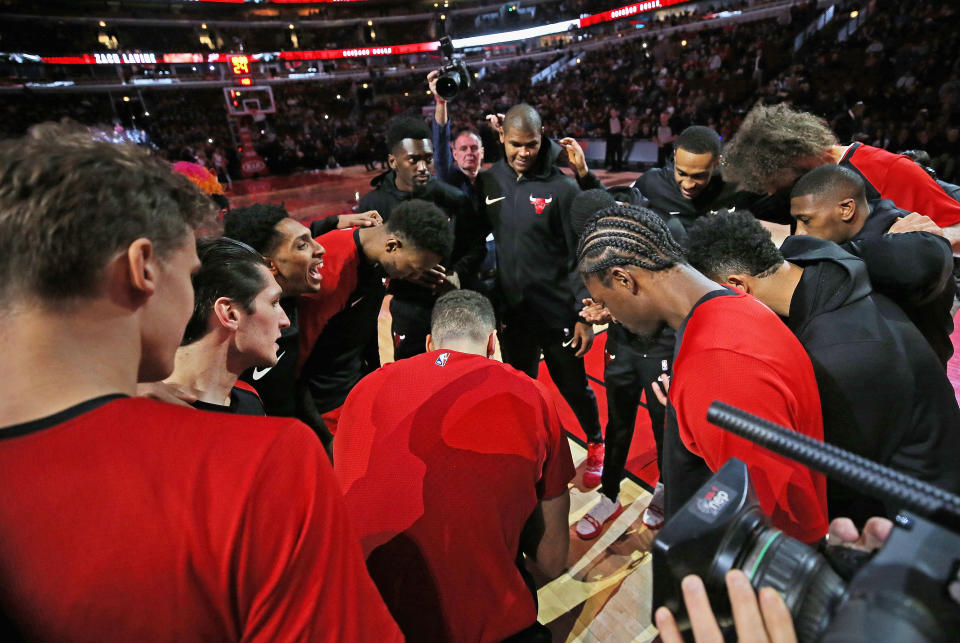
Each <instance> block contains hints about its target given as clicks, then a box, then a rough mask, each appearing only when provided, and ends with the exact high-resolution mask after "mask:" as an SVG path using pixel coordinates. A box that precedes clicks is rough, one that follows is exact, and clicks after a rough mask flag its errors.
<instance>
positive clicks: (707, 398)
mask: <svg viewBox="0 0 960 643" xmlns="http://www.w3.org/2000/svg"><path fill="white" fill-rule="evenodd" d="M577 254H578V263H579V270H580V274H581V275H582V276H583V279H584V282H585V283H586V286H587V289H588V290H589V291H590V296H591V297H592V298H593V300H594V301H595V302H598V303H601V304H603V305H604V306H605V307H606V308H607V309H609V311H610V312H611V313H612V314H613V316H614V317H615V318H616V319H617V321H618V322H620V323H621V324H623V325H624V326H625V327H626V328H627V329H628V330H630V331H631V332H632V333H635V334H637V335H649V334H653V333H656V332H657V331H659V330H660V329H661V328H662V327H663V326H664V325H668V326H670V327H671V328H673V329H675V330H676V331H677V343H676V352H675V354H674V362H673V373H674V376H673V377H674V380H675V381H674V383H673V386H672V387H671V389H670V392H669V396H670V405H669V407H668V420H667V426H666V430H665V432H664V433H665V434H664V455H663V468H664V471H663V473H662V475H663V480H664V486H665V493H666V497H665V509H666V517H667V519H668V520H669V518H670V516H671V515H673V514H674V513H676V511H677V510H679V508H680V507H682V506H683V503H685V502H686V501H687V500H688V499H690V497H691V496H692V495H693V494H694V492H695V491H696V490H697V489H698V488H699V487H700V486H701V485H702V484H703V483H704V482H706V481H707V479H708V478H709V477H710V475H711V472H713V471H717V470H718V469H719V468H720V467H721V466H723V464H724V463H725V462H726V461H727V460H728V459H730V458H731V457H737V458H739V459H740V460H742V461H744V462H745V463H746V464H747V467H748V469H749V471H750V477H751V479H752V481H753V484H754V486H755V488H756V491H757V497H758V498H759V500H760V504H761V506H762V507H763V510H764V512H766V513H767V514H768V515H770V516H771V517H772V519H773V522H774V524H775V525H776V526H777V528H779V529H781V530H783V531H784V532H786V533H787V534H789V535H791V536H793V537H794V538H797V539H799V540H802V541H804V542H808V543H810V542H814V541H816V540H818V539H820V538H821V537H823V535H824V534H825V533H826V532H827V507H826V483H825V480H824V478H823V476H821V475H820V474H817V473H814V472H812V471H810V470H809V469H808V468H807V467H805V466H803V465H801V464H799V463H797V462H793V461H792V460H789V459H787V458H784V457H782V456H779V455H776V454H774V453H771V452H770V451H767V450H766V449H763V448H761V447H759V446H757V445H755V444H752V443H750V442H748V441H747V440H744V439H743V438H739V437H737V436H735V435H733V434H732V433H728V432H726V431H723V430H721V429H720V428H718V427H716V426H713V425H712V424H710V423H709V422H707V408H708V407H709V406H710V404H711V403H712V402H713V401H715V400H720V401H722V402H725V403H727V404H730V405H732V406H735V407H737V408H740V409H743V410H745V411H747V412H749V413H753V414H754V415H758V416H760V417H762V418H764V419H766V420H769V421H771V422H775V423H777V424H780V425H782V426H786V427H789V428H791V429H793V430H795V431H797V432H798V433H802V434H804V435H807V436H810V437H812V438H815V439H817V440H823V423H822V419H821V413H820V398H819V395H818V393H817V383H816V379H815V378H814V374H813V367H812V366H811V364H810V358H809V357H807V354H806V352H805V351H804V350H803V347H802V346H801V345H800V342H799V341H797V339H796V337H794V335H793V334H792V333H791V332H790V330H789V329H788V328H787V327H786V326H785V325H784V324H783V322H781V321H780V319H779V318H778V317H777V316H776V314H775V313H773V312H772V311H771V310H770V309H769V308H767V307H766V306H764V305H763V304H761V303H760V302H759V301H757V300H756V299H754V298H753V297H750V296H748V295H746V294H745V293H738V292H736V291H733V290H730V289H727V288H724V287H722V286H719V285H718V284H716V283H714V282H713V281H711V280H710V279H708V278H707V277H705V276H704V275H702V274H700V273H699V272H697V271H696V270H694V269H693V268H691V267H690V265H689V264H688V263H687V261H686V257H685V255H684V252H683V250H682V248H681V247H680V246H679V245H678V244H677V243H676V241H674V239H673V237H672V236H670V232H669V230H668V229H667V227H666V224H665V223H664V222H663V220H662V219H661V218H660V217H658V216H657V215H656V214H654V213H653V212H651V211H650V210H647V209H645V208H638V207H632V206H613V207H609V208H605V209H603V210H601V211H599V212H598V213H597V214H596V215H594V217H593V218H592V219H591V220H590V221H589V222H588V223H587V225H586V227H585V228H584V231H583V235H582V237H581V241H580V247H579V249H578V253H577Z"/></svg>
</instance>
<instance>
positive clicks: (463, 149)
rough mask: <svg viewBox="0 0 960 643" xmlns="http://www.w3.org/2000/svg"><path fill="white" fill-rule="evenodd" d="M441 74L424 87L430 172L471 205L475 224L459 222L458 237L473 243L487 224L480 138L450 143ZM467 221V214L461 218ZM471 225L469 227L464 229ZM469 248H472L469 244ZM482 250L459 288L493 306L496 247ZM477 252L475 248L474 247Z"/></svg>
mask: <svg viewBox="0 0 960 643" xmlns="http://www.w3.org/2000/svg"><path fill="white" fill-rule="evenodd" d="M440 73H441V72H440V70H436V69H435V70H434V71H432V72H430V73H429V74H427V85H428V86H429V87H430V93H431V94H433V100H434V104H435V107H434V115H433V169H434V171H435V172H436V174H437V178H439V179H440V180H441V181H443V182H444V183H448V184H450V185H452V186H453V187H455V188H457V189H458V190H460V191H461V192H463V194H464V195H465V196H466V197H467V199H469V200H470V203H472V204H473V212H472V213H471V214H470V216H471V217H477V219H476V220H474V221H470V222H467V221H463V222H461V228H467V229H468V231H467V232H463V233H461V236H463V235H464V234H466V235H469V236H471V237H473V238H474V243H476V242H478V241H479V239H478V237H482V236H485V235H486V234H487V232H488V228H489V226H488V224H487V222H486V221H485V220H483V195H482V194H481V193H480V189H479V186H478V185H477V176H478V175H479V174H480V168H481V167H482V166H483V141H482V140H481V139H480V135H479V134H478V133H477V132H475V131H473V130H469V129H465V130H462V131H461V132H460V133H459V134H457V137H456V138H455V139H453V141H452V142H451V139H450V135H451V132H450V113H449V107H448V105H447V103H448V101H447V100H446V99H445V98H443V97H442V96H440V94H439V93H438V92H437V79H438V77H439V76H440ZM462 216H463V217H466V216H467V215H466V213H464V214H463V215H462ZM467 223H470V224H471V225H466V224H467ZM470 245H472V244H470ZM484 246H485V247H484V248H482V249H481V251H482V252H483V254H484V255H485V256H483V258H482V260H481V261H480V262H479V265H478V266H475V269H474V270H473V271H472V273H469V274H460V275H459V277H460V286H461V287H462V288H470V289H474V290H478V291H480V292H482V293H483V294H484V295H486V296H487V297H488V298H490V299H491V300H492V301H493V302H494V305H496V296H495V294H496V293H495V292H494V291H495V290H496V289H495V288H494V286H493V278H492V276H493V275H495V274H496V269H497V259H496V247H495V246H494V244H493V242H492V241H488V242H486V243H484ZM473 247H474V248H476V247H477V246H476V245H473Z"/></svg>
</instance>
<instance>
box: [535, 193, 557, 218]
mask: <svg viewBox="0 0 960 643" xmlns="http://www.w3.org/2000/svg"><path fill="white" fill-rule="evenodd" d="M552 201H553V195H552V194H551V195H550V196H548V197H542V196H538V197H535V196H533V195H532V194H531V195H530V203H532V204H533V207H534V209H535V210H536V211H537V214H543V209H544V208H546V207H547V206H548V205H550V203H551V202H552Z"/></svg>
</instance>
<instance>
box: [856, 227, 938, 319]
mask: <svg viewBox="0 0 960 643" xmlns="http://www.w3.org/2000/svg"><path fill="white" fill-rule="evenodd" d="M843 249H844V250H846V251H847V252H849V253H851V254H853V255H855V256H857V257H859V258H860V259H862V260H863V263H864V264H866V266H867V273H868V274H869V275H870V283H871V284H873V288H874V290H876V291H877V292H879V293H882V294H884V295H886V296H888V297H890V298H891V299H893V300H894V301H902V302H906V303H909V304H912V305H915V306H917V305H922V304H925V303H928V302H930V301H933V300H934V299H935V298H937V297H938V296H939V295H940V294H941V293H943V291H944V289H945V288H948V287H953V283H954V282H953V279H952V276H953V253H952V251H951V249H950V243H949V242H948V241H947V240H946V239H944V238H943V237H939V236H937V235H934V234H930V233H929V232H906V233H903V234H885V235H883V236H881V237H876V238H873V239H863V240H861V241H851V242H848V243H845V244H843Z"/></svg>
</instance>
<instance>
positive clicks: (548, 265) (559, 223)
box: [478, 141, 589, 329]
mask: <svg viewBox="0 0 960 643" xmlns="http://www.w3.org/2000/svg"><path fill="white" fill-rule="evenodd" d="M558 148H559V145H557V144H556V143H553V142H552V141H550V142H549V143H548V142H547V141H544V143H543V144H542V145H541V146H540V153H539V154H538V156H537V161H536V163H535V164H534V167H533V169H532V170H531V171H530V172H527V173H526V174H524V175H523V176H518V175H517V173H516V172H515V171H514V170H513V168H511V167H510V166H509V165H507V163H506V161H505V160H503V159H501V160H499V161H497V162H496V163H494V164H493V167H491V168H490V169H489V170H485V171H483V172H481V173H480V175H479V177H478V184H479V186H480V193H481V194H482V195H483V197H484V213H485V215H486V219H487V221H488V222H489V225H490V226H491V228H492V230H493V236H494V238H495V239H496V242H497V263H498V266H497V279H498V284H499V289H500V296H501V302H502V304H503V305H504V306H506V307H507V308H508V309H524V310H525V311H527V312H530V313H532V314H534V315H536V316H537V317H539V318H540V319H541V320H542V321H543V323H544V324H545V325H546V326H547V327H548V328H554V329H562V328H572V327H573V325H574V323H576V322H577V321H578V320H579V319H580V314H579V313H580V309H581V308H582V307H583V304H582V303H581V302H582V300H583V299H584V298H586V297H588V296H589V294H588V293H587V290H586V288H585V287H584V285H583V280H582V279H581V278H580V275H579V273H578V272H577V266H576V261H577V258H576V252H577V241H578V239H577V235H576V233H575V232H574V231H573V228H572V227H571V225H570V204H571V203H572V202H573V199H574V197H575V196H576V195H577V194H578V193H579V192H580V189H579V188H578V187H577V184H576V182H575V181H574V180H573V179H571V178H569V177H568V176H566V175H565V174H563V173H562V172H561V171H560V170H559V169H558V168H557V167H556V165H555V164H554V159H555V158H556V155H557V153H558V151H557V150H558Z"/></svg>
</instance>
